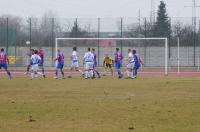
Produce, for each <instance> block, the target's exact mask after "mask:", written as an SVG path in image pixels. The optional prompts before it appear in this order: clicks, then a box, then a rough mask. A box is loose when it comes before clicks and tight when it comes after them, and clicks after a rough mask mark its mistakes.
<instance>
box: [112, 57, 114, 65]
mask: <svg viewBox="0 0 200 132" xmlns="http://www.w3.org/2000/svg"><path fill="white" fill-rule="evenodd" d="M111 61H112V66H114V60H113V59H112V58H111Z"/></svg>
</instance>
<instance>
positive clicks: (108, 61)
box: [103, 54, 114, 76]
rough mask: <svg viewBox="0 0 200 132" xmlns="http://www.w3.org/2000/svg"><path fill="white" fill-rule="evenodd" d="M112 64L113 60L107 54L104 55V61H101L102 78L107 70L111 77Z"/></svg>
mask: <svg viewBox="0 0 200 132" xmlns="http://www.w3.org/2000/svg"><path fill="white" fill-rule="evenodd" d="M113 63H114V60H113V59H112V58H111V57H109V55H108V54H106V56H105V58H104V61H103V66H104V76H105V73H106V72H107V69H110V72H111V75H112V76H113V68H112V66H113Z"/></svg>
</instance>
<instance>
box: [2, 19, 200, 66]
mask: <svg viewBox="0 0 200 132" xmlns="http://www.w3.org/2000/svg"><path fill="white" fill-rule="evenodd" d="M170 23H171V32H170V33H169V34H168V35H167V36H162V37H167V38H168V40H169V43H168V44H169V49H168V53H169V55H168V56H169V67H172V68H173V67H176V66H177V37H178V36H179V37H180V66H181V67H194V68H195V67H199V63H200V48H199V47H200V26H199V25H200V18H197V23H198V24H197V25H192V24H191V23H192V19H191V18H170ZM154 25H155V23H151V22H150V19H149V18H49V17H45V16H44V17H42V18H21V17H0V47H3V48H5V49H6V52H7V54H8V56H9V59H10V60H11V66H13V67H24V66H26V65H27V62H28V56H27V55H26V54H27V53H28V52H29V49H31V48H34V49H37V48H39V47H42V48H43V49H44V51H45V66H46V67H53V66H54V63H53V61H52V60H53V58H54V57H55V38H59V37H62V38H109V37H111V38H115V37H116V38H130V37H132V38H145V37H160V36H155V34H154V33H153V32H154V29H153V27H154ZM26 41H30V45H27V44H26ZM105 43H106V42H105ZM127 43H128V42H117V47H119V48H121V49H122V52H124V55H125V54H126V50H127V48H135V49H137V50H138V53H139V54H141V57H142V59H143V61H144V63H145V64H146V65H145V66H146V67H151V66H154V67H159V66H161V63H158V64H157V65H156V63H154V65H153V64H150V63H149V61H151V62H152V63H153V62H154V61H157V59H158V58H159V57H161V58H162V57H164V54H163V56H162V55H161V54H160V52H159V51H160V50H159V47H161V45H162V43H161V42H159V41H156V42H150V41H149V42H148V44H147V41H137V42H136V41H135V42H133V43H132V44H130V45H131V46H130V45H127ZM73 46H77V47H78V48H79V47H81V46H82V47H84V45H81V44H77V43H76V44H74V45H73ZM87 46H88V45H87ZM87 46H86V45H85V47H84V48H85V49H86V48H87ZM89 46H90V47H96V48H98V46H97V42H95V43H93V45H92V44H89ZM115 47H116V46H114V47H112V46H109V44H108V46H107V47H99V48H100V49H97V51H99V52H98V61H99V64H102V59H103V57H104V56H105V52H104V51H105V50H108V51H110V52H113V49H114V48H115ZM84 48H83V49H82V50H84ZM150 49H151V50H152V51H151V50H150ZM70 50H71V49H70ZM81 52H83V51H81ZM156 52H157V53H156ZM152 53H153V54H152ZM66 58H68V59H69V54H68V53H67V54H66ZM149 58H151V59H150V60H149ZM67 64H68V63H67Z"/></svg>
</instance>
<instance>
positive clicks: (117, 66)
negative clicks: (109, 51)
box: [114, 48, 123, 79]
mask: <svg viewBox="0 0 200 132" xmlns="http://www.w3.org/2000/svg"><path fill="white" fill-rule="evenodd" d="M114 55H115V69H116V70H117V73H118V78H119V79H120V78H122V77H123V74H122V72H121V63H122V60H123V56H122V55H121V52H120V50H119V48H116V52H115V53H114Z"/></svg>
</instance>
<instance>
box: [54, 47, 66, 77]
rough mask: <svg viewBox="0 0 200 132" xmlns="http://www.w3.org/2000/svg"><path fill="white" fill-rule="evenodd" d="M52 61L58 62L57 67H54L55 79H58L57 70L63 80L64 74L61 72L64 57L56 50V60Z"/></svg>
mask: <svg viewBox="0 0 200 132" xmlns="http://www.w3.org/2000/svg"><path fill="white" fill-rule="evenodd" d="M54 61H58V63H57V67H56V72H55V77H54V78H55V79H57V78H58V70H60V72H61V74H62V79H65V74H64V71H63V67H64V55H63V53H62V52H61V50H59V49H58V54H57V58H55V59H54Z"/></svg>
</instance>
